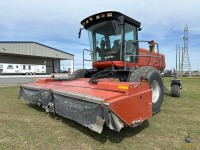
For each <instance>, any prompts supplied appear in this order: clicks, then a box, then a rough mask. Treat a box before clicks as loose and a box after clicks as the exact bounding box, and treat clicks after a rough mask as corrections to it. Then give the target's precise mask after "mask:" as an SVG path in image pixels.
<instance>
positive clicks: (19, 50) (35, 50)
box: [0, 41, 74, 60]
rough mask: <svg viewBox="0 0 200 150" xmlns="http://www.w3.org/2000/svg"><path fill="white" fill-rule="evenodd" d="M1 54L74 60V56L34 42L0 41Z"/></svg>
mask: <svg viewBox="0 0 200 150" xmlns="http://www.w3.org/2000/svg"><path fill="white" fill-rule="evenodd" d="M0 53H4V54H14V55H26V56H35V57H50V58H58V59H63V60H65V59H70V60H71V59H73V58H74V55H73V54H70V53H67V52H64V51H61V50H58V49H56V48H53V47H50V46H46V45H43V44H41V43H38V42H34V41H0Z"/></svg>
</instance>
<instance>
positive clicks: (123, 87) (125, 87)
mask: <svg viewBox="0 0 200 150" xmlns="http://www.w3.org/2000/svg"><path fill="white" fill-rule="evenodd" d="M118 89H123V90H128V86H125V85H119V86H118Z"/></svg>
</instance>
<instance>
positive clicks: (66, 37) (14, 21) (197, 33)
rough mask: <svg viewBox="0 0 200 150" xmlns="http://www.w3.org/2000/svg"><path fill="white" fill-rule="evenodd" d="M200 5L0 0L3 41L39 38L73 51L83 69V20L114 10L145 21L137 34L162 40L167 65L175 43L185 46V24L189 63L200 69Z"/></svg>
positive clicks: (170, 0)
mask: <svg viewBox="0 0 200 150" xmlns="http://www.w3.org/2000/svg"><path fill="white" fill-rule="evenodd" d="M199 6H200V1H199V0H190V1H183V0H176V1H174V0H165V1H161V0H151V1H150V0H123V1H116V0H109V1H108V0H84V1H80V0H79V1H78V0H73V1H67V0H58V1H55V0H12V1H11V0H6V1H5V0H1V5H0V10H1V13H0V41H36V42H39V43H42V44H45V45H48V46H51V47H54V48H57V49H60V50H63V51H66V52H68V53H72V54H74V55H75V69H77V68H81V67H82V50H83V49H84V48H87V49H89V40H88V36H87V32H86V31H83V32H82V36H81V39H78V31H79V28H80V27H81V25H80V21H81V20H83V19H84V18H86V17H88V16H90V15H92V14H95V13H98V12H102V11H106V10H115V11H119V12H122V13H124V14H126V15H128V16H130V17H132V18H134V19H136V20H138V21H140V22H141V26H142V31H141V32H140V33H139V39H140V40H155V41H156V42H157V43H158V44H159V46H160V52H161V53H163V54H165V55H166V64H167V69H173V68H175V66H176V64H175V61H176V60H175V55H176V45H177V44H180V45H181V46H182V45H183V35H184V32H183V30H184V27H185V25H186V24H187V25H188V28H189V58H190V63H191V67H192V70H200V65H199V64H200V63H199V61H198V60H199V58H200V9H199ZM66 65H69V63H68V62H66ZM66 67H68V66H66ZM87 67H88V68H89V66H87Z"/></svg>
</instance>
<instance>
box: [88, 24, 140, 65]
mask: <svg viewBox="0 0 200 150" xmlns="http://www.w3.org/2000/svg"><path fill="white" fill-rule="evenodd" d="M123 27H124V30H123ZM123 31H124V32H125V33H124V34H123ZM88 34H89V39H90V49H91V50H92V51H93V52H92V59H93V61H94V62H95V61H109V60H112V61H115V60H118V61H119V60H123V61H134V60H135V57H136V56H133V55H136V48H137V46H135V45H134V42H133V41H134V40H136V27H135V26H133V25H130V24H128V23H125V24H124V25H119V21H117V20H108V21H104V22H101V23H98V24H96V25H94V26H91V27H90V28H88ZM123 35H124V38H122V37H123ZM122 39H124V43H123V46H122ZM131 55H132V56H131Z"/></svg>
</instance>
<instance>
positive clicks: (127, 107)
mask: <svg viewBox="0 0 200 150" xmlns="http://www.w3.org/2000/svg"><path fill="white" fill-rule="evenodd" d="M107 102H108V103H110V105H109V106H110V109H111V110H112V111H113V112H114V113H115V114H116V115H117V116H118V117H119V118H121V119H122V120H123V121H124V122H125V123H127V124H128V125H131V124H132V123H133V121H136V120H146V119H148V118H150V117H151V116H152V90H151V89H149V90H146V91H143V92H140V93H137V94H134V95H130V96H123V97H120V98H115V99H112V100H109V101H107Z"/></svg>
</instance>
